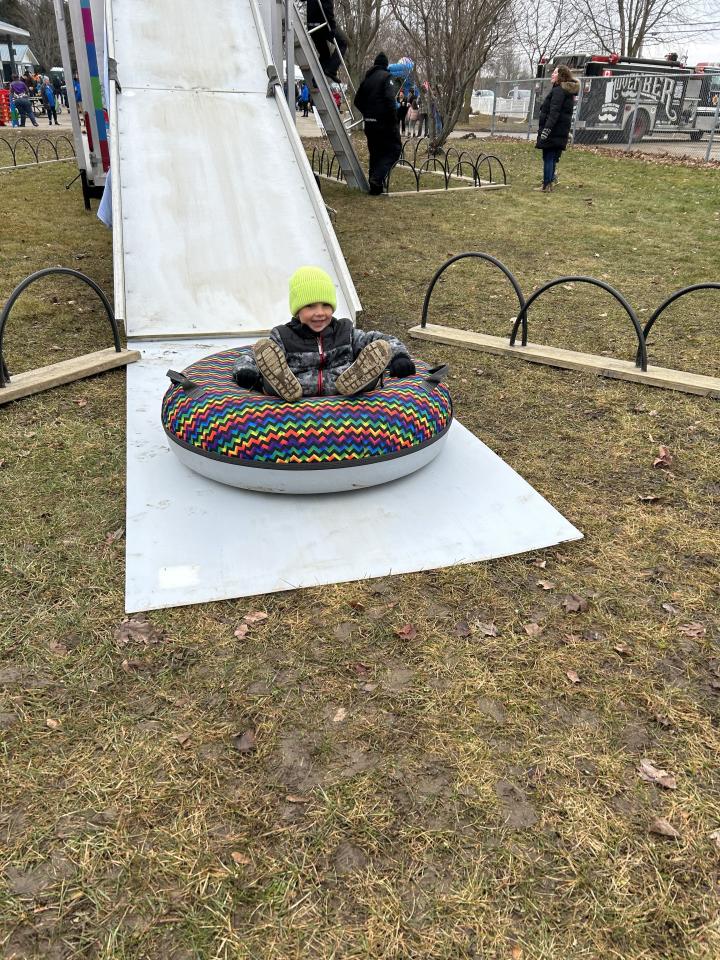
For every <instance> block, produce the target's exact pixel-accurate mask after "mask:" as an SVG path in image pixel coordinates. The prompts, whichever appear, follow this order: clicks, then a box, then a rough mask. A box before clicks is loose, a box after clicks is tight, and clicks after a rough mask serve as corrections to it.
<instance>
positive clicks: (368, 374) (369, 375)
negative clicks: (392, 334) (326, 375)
mask: <svg viewBox="0 0 720 960" xmlns="http://www.w3.org/2000/svg"><path fill="white" fill-rule="evenodd" d="M391 356H392V348H391V346H390V344H389V343H388V342H387V340H374V341H373V342H372V343H369V344H368V345H367V347H365V349H364V350H363V351H362V352H361V353H360V356H359V357H358V358H357V360H356V361H355V363H353V364H352V365H351V366H349V367H348V368H347V370H344V371H343V372H342V373H341V374H340V376H339V377H338V378H337V380H336V381H335V386H336V387H337V391H338V393H340V394H342V395H343V396H344V397H351V396H352V395H353V394H355V393H362V392H363V390H367V388H368V387H369V386H370V385H371V384H372V383H374V382H375V381H376V380H378V379H379V378H380V377H381V376H382V375H383V373H384V372H385V369H386V368H387V365H388V363H390V357H391Z"/></svg>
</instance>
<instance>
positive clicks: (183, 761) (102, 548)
mask: <svg viewBox="0 0 720 960" xmlns="http://www.w3.org/2000/svg"><path fill="white" fill-rule="evenodd" d="M471 148H472V149H478V147H477V145H475V146H473V147H471ZM494 148H495V151H496V152H497V153H498V154H499V155H500V156H501V157H502V159H503V160H504V161H505V162H506V166H507V168H508V172H509V180H510V183H511V188H510V190H508V191H505V192H499V191H498V192H492V193H486V194H480V193H478V194H475V193H466V192H461V193H458V194H457V195H456V196H453V197H452V198H448V197H445V196H443V195H431V196H428V197H413V198H398V199H383V198H378V199H375V200H373V199H369V198H364V197H360V196H356V195H354V194H353V193H351V192H349V191H348V190H347V189H345V188H343V187H341V186H335V185H326V184H325V183H324V184H323V192H324V194H325V196H326V198H327V201H328V203H329V204H330V205H331V206H333V207H334V208H335V209H336V210H337V223H336V229H337V232H338V235H339V238H340V241H341V244H342V246H343V250H344V252H345V254H346V257H347V260H348V263H349V265H350V269H351V271H352V274H353V277H354V279H355V282H356V285H357V287H358V290H359V293H360V296H361V299H362V301H363V305H364V308H365V313H364V317H363V320H362V323H363V325H364V326H365V327H368V328H370V327H380V328H382V329H387V330H390V331H391V332H394V333H398V334H400V335H405V332H406V330H407V328H408V327H409V326H411V325H412V324H413V323H415V322H417V320H418V317H419V310H420V304H421V301H422V296H423V293H424V289H425V286H426V284H427V282H428V280H429V279H430V277H431V275H432V273H433V272H434V270H435V269H436V267H437V266H438V265H439V264H440V263H441V262H442V260H443V259H444V258H445V257H446V256H450V255H452V254H454V253H457V252H460V251H462V250H473V249H474V250H485V251H487V252H489V253H492V254H494V255H495V256H498V257H499V258H500V259H501V260H503V261H504V262H506V263H507V264H508V266H510V268H511V269H513V271H514V272H515V273H516V275H517V276H518V278H519V279H520V282H521V283H522V285H523V289H524V290H525V291H526V292H529V291H530V290H532V289H533V287H534V286H536V285H537V284H540V283H542V282H544V281H545V280H547V279H550V278H552V277H554V276H558V275H560V274H563V273H567V274H571V273H590V274H594V275H596V276H601V277H605V278H606V279H607V280H608V282H610V283H611V284H613V285H616V286H618V287H619V288H620V289H621V290H622V291H623V293H624V294H625V295H626V296H627V297H628V298H629V299H630V300H631V302H632V303H633V304H635V306H636V307H637V308H638V309H642V310H644V311H646V313H645V315H647V311H651V310H652V309H653V308H654V307H655V306H656V305H657V304H658V302H659V301H660V300H661V299H662V298H663V297H664V296H665V295H666V294H668V293H670V292H671V291H672V290H673V289H676V288H677V287H678V286H680V285H682V284H685V283H691V282H696V281H700V280H706V279H712V278H713V268H714V265H715V264H716V263H717V262H718V252H719V251H718V235H717V229H718V228H717V217H718V214H720V186H718V184H717V177H716V174H715V172H713V171H708V170H702V169H689V168H688V169H685V168H677V167H672V168H667V167H663V166H658V167H655V166H650V165H647V164H643V163H640V162H638V161H635V160H629V159H628V160H623V161H622V162H618V161H616V160H610V159H607V158H602V157H600V156H597V155H594V154H592V153H585V152H580V151H578V152H570V153H568V154H567V155H566V156H564V157H563V160H562V163H561V166H560V177H561V183H560V188H559V189H558V190H557V191H556V192H555V193H554V194H553V195H551V196H549V197H548V196H544V195H542V194H537V193H534V192H532V190H531V189H530V188H531V186H534V185H535V184H536V183H537V180H538V174H539V172H540V163H539V156H538V154H537V153H536V152H535V151H534V150H533V149H532V148H531V147H528V146H526V145H525V144H508V143H498V144H495V145H494ZM68 167H69V165H68ZM67 179H69V175H68V169H67V168H66V167H65V166H64V165H51V166H48V167H45V168H41V169H37V170H35V169H28V170H23V171H18V172H13V173H10V174H2V175H0V190H1V192H2V196H3V217H2V219H1V220H0V299H2V300H4V299H5V297H6V296H7V294H8V293H9V292H10V290H11V289H12V287H13V286H14V285H15V283H16V282H18V281H19V280H20V279H22V277H23V276H25V275H26V274H27V273H29V272H31V271H32V270H33V269H38V268H40V267H42V266H47V265H50V264H52V263H65V264H69V265H75V264H78V265H79V266H80V268H81V269H84V270H86V271H87V272H88V273H89V274H90V275H92V276H93V277H95V278H96V279H97V280H98V281H99V282H100V283H101V284H102V285H103V286H104V287H105V288H106V289H107V290H110V289H111V260H110V240H109V234H108V233H107V231H105V229H104V228H103V227H102V226H101V225H100V224H99V223H97V222H96V221H95V219H94V217H89V216H87V215H86V214H85V213H84V211H83V210H82V203H81V200H80V196H79V189H78V186H77V185H76V186H75V187H73V188H72V190H71V191H70V192H65V190H64V183H65V182H66V181H67ZM588 198H591V199H592V203H590V202H589V199H588ZM78 258H79V259H78ZM447 278H448V279H447V280H446V281H444V282H443V283H441V284H440V286H439V288H438V291H437V299H436V300H434V302H433V307H432V311H431V319H432V320H435V321H436V322H447V323H451V324H453V325H457V326H467V327H470V328H473V329H481V330H484V331H487V332H495V333H499V332H506V331H507V330H508V328H509V321H510V317H511V316H512V315H513V313H514V309H515V307H514V304H513V300H512V291H511V290H510V288H509V287H508V286H507V284H506V283H505V282H504V281H503V280H502V278H501V277H500V275H499V274H496V273H495V272H493V271H491V269H490V268H489V267H484V266H478V265H477V264H476V265H459V266H457V267H454V268H452V272H451V273H449V274H447ZM716 302H717V301H716V299H713V297H712V295H711V294H698V295H697V296H696V297H694V298H688V299H686V300H685V301H681V302H680V303H679V304H678V305H677V306H676V307H674V308H672V310H671V311H669V312H668V314H667V315H666V316H664V317H663V318H662V320H661V321H660V322H659V323H658V327H657V333H656V335H654V337H653V341H654V342H653V345H652V355H653V356H654V357H655V358H656V360H657V362H662V363H670V364H672V365H673V366H682V367H686V368H687V369H693V370H697V371H698V372H707V373H715V374H716V375H717V374H718V372H719V370H720V357H719V355H718V350H717V348H716V337H715V322H714V317H715V310H716ZM81 309H82V311H83V312H82V313H80V310H81ZM16 311H17V312H16V313H14V314H13V317H12V318H11V321H10V326H9V328H8V343H7V346H8V362H9V365H10V369H11V370H20V369H23V368H24V369H27V368H29V367H33V366H36V365H38V364H40V363H43V362H47V359H48V357H56V356H57V358H60V357H62V356H64V355H72V354H74V353H78V352H82V351H85V350H92V349H96V348H97V347H98V346H100V345H104V344H106V343H108V342H109V332H108V331H106V329H105V328H104V326H103V320H102V317H101V314H100V313H99V312H96V311H94V308H92V309H91V307H90V305H89V302H88V301H87V300H86V299H85V298H84V297H83V296H82V295H81V294H80V293H79V292H78V289H77V287H74V286H72V284H68V285H67V286H66V285H65V281H63V285H62V286H60V285H57V286H55V285H53V284H52V283H50V282H47V284H46V285H45V286H43V287H37V288H31V289H30V290H29V291H28V293H27V295H26V296H25V297H24V298H23V299H22V300H21V301H20V302H19V303H18V305H17V308H16ZM603 314H607V316H603ZM642 315H643V314H641V316H642ZM531 336H532V337H533V338H534V339H537V340H540V341H541V342H546V343H555V344H559V345H570V344H575V345H577V347H578V349H584V350H597V351H603V350H606V351H608V352H612V353H615V354H617V355H621V356H629V355H630V353H631V350H632V338H631V336H630V333H629V330H628V324H627V321H624V320H623V319H622V317H621V315H620V314H619V312H617V311H616V310H615V308H614V307H613V304H612V302H611V301H610V299H609V298H607V299H606V298H605V297H603V296H602V295H598V294H597V293H595V292H593V291H591V290H589V289H588V290H585V289H583V288H582V287H581V286H579V285H578V286H576V287H575V289H573V290H565V289H563V288H560V289H559V290H557V291H553V292H552V293H551V294H549V295H548V296H547V299H546V300H541V301H539V302H538V304H537V308H533V311H532V316H531ZM415 346H416V347H417V352H418V354H419V355H421V356H423V357H424V358H425V359H428V360H433V361H439V360H441V359H448V360H449V361H450V362H451V364H452V369H453V380H452V386H453V393H454V398H455V402H456V409H457V414H458V417H459V418H460V419H461V420H462V422H463V423H465V425H466V426H468V427H469V428H470V429H472V430H473V431H474V432H475V433H476V434H477V435H478V436H480V437H481V438H482V439H483V440H484V441H485V442H487V443H488V444H489V445H490V446H491V447H492V448H493V449H494V450H496V451H497V452H498V453H499V454H500V456H502V457H503V458H504V459H505V460H507V461H508V462H509V463H510V464H511V465H512V466H513V467H515V468H516V469H517V470H518V471H519V472H520V473H522V474H523V476H525V477H526V478H527V479H528V480H529V481H530V482H531V483H532V484H533V485H534V486H535V487H536V488H537V489H538V490H539V491H540V492H541V493H543V494H544V495H546V496H547V497H548V498H549V499H550V500H551V501H552V502H553V503H554V505H555V506H556V507H557V508H558V509H559V510H561V511H562V512H563V513H564V514H565V515H566V516H567V517H568V518H569V519H570V520H572V521H573V522H574V523H576V524H577V525H578V526H579V527H580V528H581V529H582V530H583V532H584V533H585V537H586V539H585V540H584V541H582V542H580V543H575V544H570V545H567V546H565V547H561V548H557V549H554V550H550V551H545V552H544V553H543V554H541V555H534V556H523V557H515V558H508V559H504V560H500V561H496V562H493V563H489V564H482V565H473V566H464V567H458V568H453V569H450V570H440V571H435V572H430V573H424V574H417V575H411V576H403V577H397V578H389V579H387V580H384V581H379V582H377V581H371V582H365V583H354V584H345V585H340V586H330V587H323V588H320V589H317V590H307V591H301V592H289V593H284V594H275V595H272V596H267V597H259V598H255V599H253V600H242V601H229V602H225V603H216V604H209V605H206V606H202V607H189V608H183V609H177V610H166V611H162V612H158V613H153V614H152V616H151V623H152V626H153V628H154V630H153V631H150V634H149V636H148V631H147V629H146V630H145V631H143V632H136V633H135V634H133V636H132V637H131V639H130V641H129V642H127V643H125V642H122V641H121V639H119V638H118V635H117V633H116V627H117V625H118V624H119V623H120V621H121V620H122V618H123V607H122V600H123V575H124V570H123V541H122V536H121V535H120V534H119V533H118V531H121V529H122V527H123V523H124V422H123V420H124V418H123V414H122V411H123V402H124V374H123V373H121V372H115V373H110V374H107V375H105V376H103V377H99V378H96V379H94V380H88V381H84V382H81V383H77V384H73V385H69V386H67V387H64V388H60V389H57V390H54V391H52V392H49V393H46V394H43V395H40V396H38V397H34V398H31V399H28V400H24V401H21V402H18V403H15V404H11V405H9V406H8V407H5V408H2V410H0V423H1V424H2V430H1V432H0V483H1V484H2V492H3V525H2V529H3V536H2V556H1V558H0V577H1V578H2V591H1V594H0V605H1V606H2V610H1V611H0V612H1V613H2V617H1V619H0V623H1V624H2V627H0V636H1V637H2V641H1V646H0V656H1V657H2V659H0V692H1V695H2V705H1V706H0V728H2V730H3V733H2V751H3V753H2V762H3V764H4V770H3V790H2V794H1V795H0V837H1V838H2V843H1V845H0V850H1V851H2V853H1V855H0V858H1V859H0V877H2V879H0V944H1V945H2V949H3V950H4V956H6V957H8V958H10V957H17V958H20V957H22V958H25V957H28V958H30V957H43V958H53V960H54V958H65V957H83V958H84V957H92V958H96V957H97V958H108V960H110V958H112V960H138V958H152V960H155V958H157V960H190V958H202V960H205V958H236V957H238V958H246V957H247V958H282V960H285V958H288V960H291V958H301V957H302V958H304V957H318V958H339V957H357V958H398V960H399V958H402V960H405V958H414V957H418V958H420V957H422V958H426V957H433V958H443V960H445V958H447V960H455V958H473V957H474V958H483V960H485V958H512V960H522V958H525V960H528V958H532V960H535V958H541V960H551V958H552V960H557V958H558V957H563V958H568V960H570V958H571V960H576V958H577V960H580V958H582V960H586V958H587V960H594V958H599V957H612V958H643V960H657V958H663V960H665V958H678V960H680V958H683V960H685V958H708V960H711V958H715V957H717V956H718V955H719V954H720V929H719V926H718V913H717V904H718V899H717V895H718V882H719V879H720V878H719V876H718V871H717V862H718V859H717V856H718V848H717V842H716V841H715V840H714V839H713V838H712V836H711V834H712V833H713V831H715V830H717V829H718V827H720V795H719V791H718V773H717V756H718V747H719V746H720V744H719V742H718V740H719V738H718V683H719V681H720V653H719V652H718V640H719V639H720V615H719V612H718V599H719V593H720V589H719V587H718V584H719V583H720V577H718V568H719V563H718V551H717V544H718V520H717V518H718V494H719V493H720V486H719V485H718V476H719V470H718V467H719V465H720V456H719V455H718V441H719V440H720V430H719V428H718V417H717V405H716V403H713V402H712V401H708V400H702V399H697V398H693V397H690V396H685V395H682V394H673V393H669V392H664V391H652V390H649V389H647V388H645V389H643V388H641V387H639V386H637V385H632V384H623V383H618V382H612V381H604V380H599V379H594V378H591V377H588V376H584V375H580V374H574V373H567V372H561V371H558V370H553V369H551V368H543V367H536V366H533V365H529V364H527V365H526V364H522V363H520V362H511V361H508V360H503V359H500V358H495V357H491V356H486V355H483V354H478V353H470V352H465V351H462V350H459V349H451V348H444V347H435V346H431V345H429V344H416V345H415ZM54 347H58V348H59V349H58V350H54ZM78 401H82V402H78ZM661 443H662V444H666V445H668V446H669V447H670V449H671V451H672V453H673V456H674V461H673V464H672V468H671V470H670V471H668V470H661V469H655V468H653V466H652V464H653V459H654V457H655V456H656V454H657V449H658V446H659V444H661ZM435 495H437V496H441V495H442V491H437V492H436V494H435ZM640 495H652V496H657V497H658V498H659V499H658V500H657V501H655V502H652V503H647V502H641V501H640V500H639V499H638V497H639V496H640ZM538 564H545V565H544V566H539V565H538ZM540 581H543V584H542V585H539V584H540ZM548 585H551V586H550V587H549V588H548V589H544V587H547V586H548ZM570 595H576V596H579V597H581V598H582V599H583V601H585V602H586V603H587V608H586V609H583V610H580V611H578V612H574V613H573V612H568V611H567V610H566V606H567V605H568V604H563V600H564V599H565V598H566V597H567V596H570ZM569 605H570V606H572V604H569ZM582 606H584V603H583V604H582ZM256 610H261V611H263V612H265V613H267V618H266V619H265V620H264V621H262V622H258V623H256V624H254V625H253V626H252V627H251V629H250V632H249V634H248V636H247V637H246V638H245V639H244V640H242V641H240V640H238V639H237V638H236V637H235V636H234V630H235V628H236V627H237V625H238V624H239V623H240V622H241V620H242V618H243V616H244V615H245V614H247V613H248V612H250V611H256ZM408 623H412V624H413V625H414V626H415V627H416V629H417V636H416V637H415V638H414V639H413V640H408V639H403V638H402V637H400V636H398V635H397V633H396V632H395V631H396V629H397V628H399V627H401V626H402V625H403V624H408ZM530 624H537V625H538V628H539V632H538V629H537V628H534V627H530V633H534V634H535V635H529V633H528V630H527V629H526V626H527V625H530ZM688 624H698V625H699V626H697V627H688V626H687V625H688ZM495 634H496V635H495ZM143 636H144V639H143ZM573 670H574V671H576V672H577V674H578V675H579V677H580V682H579V683H573V682H571V680H570V679H569V677H568V676H567V673H568V671H573ZM341 708H342V710H344V711H346V713H345V714H343V713H342V710H341ZM339 710H340V713H338V711H339ZM338 717H339V719H336V718H338ZM48 721H50V723H48ZM249 729H252V730H254V731H255V734H256V749H255V750H254V751H251V752H248V753H241V752H238V750H237V749H235V748H234V743H236V741H234V737H235V735H236V734H238V733H242V732H243V731H246V730H249ZM643 758H647V759H649V760H651V761H652V762H653V763H654V764H655V765H656V766H657V767H661V768H664V769H666V770H668V771H670V772H671V773H672V774H673V775H674V776H675V777H676V778H677V789H675V790H670V789H663V788H662V787H659V786H657V785H654V784H651V783H647V782H644V781H643V780H642V779H640V777H639V776H638V772H637V768H638V764H639V762H640V760H641V759H643ZM657 817H663V818H666V819H667V820H669V821H670V823H671V824H672V825H673V826H674V827H675V828H676V830H677V831H678V833H679V837H678V838H677V839H668V838H662V837H660V836H658V835H656V834H653V833H651V832H649V828H650V826H651V824H652V823H653V821H654V819H655V818H657Z"/></svg>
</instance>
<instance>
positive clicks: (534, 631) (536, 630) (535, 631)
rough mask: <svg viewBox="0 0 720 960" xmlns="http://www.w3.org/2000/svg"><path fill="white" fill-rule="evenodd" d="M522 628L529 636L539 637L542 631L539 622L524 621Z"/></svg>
mask: <svg viewBox="0 0 720 960" xmlns="http://www.w3.org/2000/svg"><path fill="white" fill-rule="evenodd" d="M523 630H524V631H525V633H526V634H527V635H528V636H529V637H539V636H540V634H541V633H542V632H543V628H542V627H541V626H540V624H539V623H526V624H523Z"/></svg>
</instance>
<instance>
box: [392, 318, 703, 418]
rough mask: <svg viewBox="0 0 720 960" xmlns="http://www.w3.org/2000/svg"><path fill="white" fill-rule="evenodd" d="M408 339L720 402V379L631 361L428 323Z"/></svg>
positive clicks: (413, 331)
mask: <svg viewBox="0 0 720 960" xmlns="http://www.w3.org/2000/svg"><path fill="white" fill-rule="evenodd" d="M409 333H410V336H411V337H413V338H415V339H416V340H430V341H432V342H433V343H447V344H448V345H449V346H453V347H467V348H468V349H470V350H481V351H482V352H483V353H494V354H496V355H499V356H502V357H519V358H520V359H521V360H529V361H530V362H531V363H543V364H547V365H548V366H551V367H562V368H563V369H564V370H582V371H586V372H589V373H594V374H596V375H597V376H599V377H609V378H611V379H613V380H629V381H630V382H632V383H644V384H647V385H648V386H651V387H662V388H664V389H665V390H680V391H682V392H683V393H694V394H697V395H698V396H701V397H711V398H712V399H714V400H720V377H705V376H702V375H701V374H698V373H686V372H685V371H683V370H670V369H668V368H666V367H652V366H649V365H648V368H647V371H642V370H641V369H640V368H639V367H636V366H635V364H634V363H633V362H632V361H631V360H616V359H615V358H614V357H601V356H598V355H597V354H594V353H579V352H578V351H576V350H563V349H562V348H560V347H544V346H541V345H540V344H536V343H528V345H527V346H526V347H521V346H519V345H517V346H514V347H511V346H510V345H509V343H508V341H507V338H505V337H491V336H489V335H488V334H485V333H473V332H472V331H470V330H454V329H453V328H452V327H443V326H440V325H438V324H433V323H429V324H428V325H427V326H426V327H420V326H417V327H412V328H411V330H410V331H409Z"/></svg>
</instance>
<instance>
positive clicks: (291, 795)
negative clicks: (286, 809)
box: [285, 793, 310, 803]
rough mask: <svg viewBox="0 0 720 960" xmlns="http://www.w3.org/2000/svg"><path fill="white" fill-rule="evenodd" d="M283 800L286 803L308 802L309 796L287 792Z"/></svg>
mask: <svg viewBox="0 0 720 960" xmlns="http://www.w3.org/2000/svg"><path fill="white" fill-rule="evenodd" d="M285 800H286V802H287V803H310V798H309V797H299V796H297V794H294V793H289V794H288V795H287V796H286V797H285Z"/></svg>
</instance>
